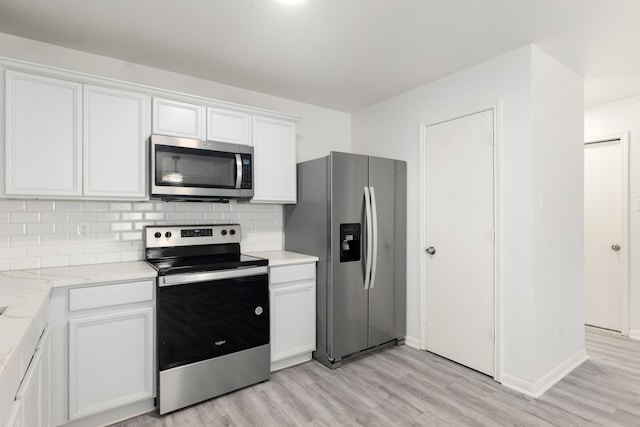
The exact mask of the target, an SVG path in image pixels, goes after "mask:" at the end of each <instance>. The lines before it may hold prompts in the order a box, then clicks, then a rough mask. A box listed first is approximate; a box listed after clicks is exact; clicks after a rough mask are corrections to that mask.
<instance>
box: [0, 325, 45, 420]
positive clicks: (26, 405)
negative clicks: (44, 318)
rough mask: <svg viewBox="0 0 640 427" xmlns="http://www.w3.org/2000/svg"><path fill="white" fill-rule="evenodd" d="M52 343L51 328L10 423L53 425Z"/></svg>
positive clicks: (23, 383)
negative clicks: (50, 339)
mask: <svg viewBox="0 0 640 427" xmlns="http://www.w3.org/2000/svg"><path fill="white" fill-rule="evenodd" d="M50 357H51V345H50V341H49V328H47V329H45V331H44V333H43V334H42V336H41V338H40V341H39V342H38V346H37V348H36V352H35V353H34V355H33V358H32V359H31V363H30V364H29V368H28V369H27V372H26V374H25V376H24V378H23V380H22V383H21V384H20V388H19V389H18V393H17V394H16V403H15V404H14V405H15V407H17V413H16V415H15V417H14V418H13V420H12V421H10V422H9V423H8V425H10V426H13V427H49V426H50V425H51V388H50V382H51V363H50Z"/></svg>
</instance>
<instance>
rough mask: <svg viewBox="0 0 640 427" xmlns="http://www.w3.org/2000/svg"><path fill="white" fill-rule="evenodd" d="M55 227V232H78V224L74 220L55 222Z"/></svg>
mask: <svg viewBox="0 0 640 427" xmlns="http://www.w3.org/2000/svg"><path fill="white" fill-rule="evenodd" d="M43 225H49V224H43ZM55 229H56V233H59V234H76V233H77V232H78V224H76V223H75V222H56V223H55Z"/></svg>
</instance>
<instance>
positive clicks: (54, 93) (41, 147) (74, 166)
mask: <svg viewBox="0 0 640 427" xmlns="http://www.w3.org/2000/svg"><path fill="white" fill-rule="evenodd" d="M5 93H6V95H5V96H6V127H7V130H6V135H7V138H6V148H5V149H6V171H5V173H6V180H5V185H6V194H7V195H26V196H29V195H30V196H79V195H80V194H81V193H82V187H81V184H80V179H81V175H82V163H81V160H82V153H81V150H82V144H81V143H80V138H81V137H82V85H81V84H80V83H74V82H69V81H65V80H59V79H52V78H48V77H42V76H36V75H31V74H27V73H21V72H16V71H7V72H6V92H5Z"/></svg>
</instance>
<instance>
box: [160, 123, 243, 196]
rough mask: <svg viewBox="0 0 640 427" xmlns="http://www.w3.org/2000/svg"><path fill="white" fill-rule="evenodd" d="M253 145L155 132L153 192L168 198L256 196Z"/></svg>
mask: <svg viewBox="0 0 640 427" xmlns="http://www.w3.org/2000/svg"><path fill="white" fill-rule="evenodd" d="M252 170H253V147H250V146H245V145H238V144H226V143H220V142H210V141H199V140H195V139H188V138H176V137H170V136H164V135H152V136H151V177H150V178H151V179H150V181H151V196H152V197H155V198H164V199H190V198H193V199H199V198H216V199H225V198H226V199H229V198H247V197H252V196H253V173H252Z"/></svg>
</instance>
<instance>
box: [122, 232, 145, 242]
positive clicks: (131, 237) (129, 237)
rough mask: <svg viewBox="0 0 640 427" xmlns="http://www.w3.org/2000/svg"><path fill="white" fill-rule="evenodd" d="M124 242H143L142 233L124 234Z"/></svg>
mask: <svg viewBox="0 0 640 427" xmlns="http://www.w3.org/2000/svg"><path fill="white" fill-rule="evenodd" d="M122 240H142V232H141V231H137V232H131V233H122Z"/></svg>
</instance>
